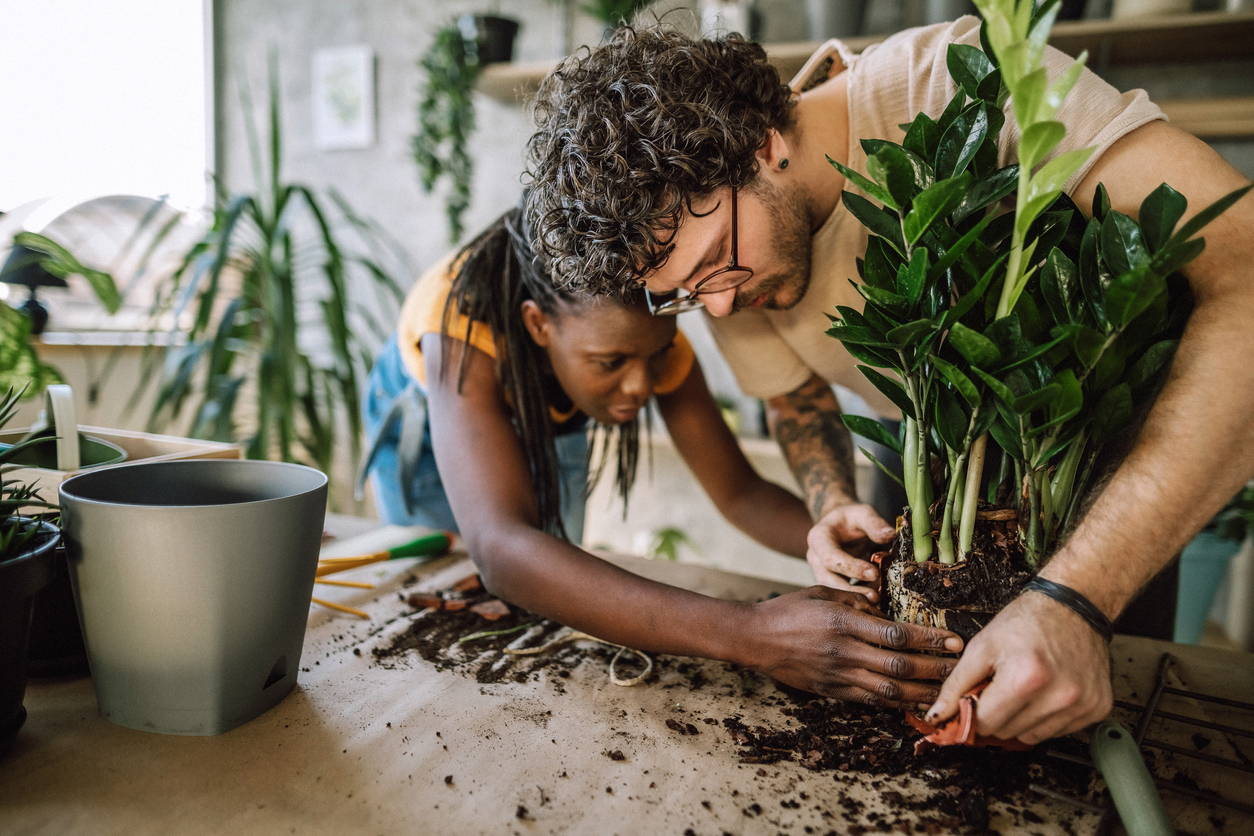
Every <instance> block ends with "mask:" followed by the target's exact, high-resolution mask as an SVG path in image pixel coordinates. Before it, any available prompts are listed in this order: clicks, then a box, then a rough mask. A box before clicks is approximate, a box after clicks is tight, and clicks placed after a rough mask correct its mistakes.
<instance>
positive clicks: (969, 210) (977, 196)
mask: <svg viewBox="0 0 1254 836" xmlns="http://www.w3.org/2000/svg"><path fill="white" fill-rule="evenodd" d="M1018 185H1019V166H1018V165H1008V166H1006V167H1005V168H1001V169H998V170H997V171H995V172H993V173H992V174H990V175H989V176H988V177H981V178H980V179H978V180H976V181H975V182H974V183H972V184H971V190H970V191H968V192H967V193H966V194H965V195H964V196H963V198H962V202H961V203H959V204H958V208H957V209H955V210H954V222H955V223H957V222H959V221H961V220H962V219H964V218H966V217H968V216H969V215H971V214H973V213H975V212H978V211H980V210H981V209H983V208H985V207H987V206H992V205H993V204H994V203H997V202H998V201H999V200H1001V199H1002V198H1004V197H1007V196H1009V195H1010V194H1011V193H1013V192H1014V190H1015V187H1016V186H1018Z"/></svg>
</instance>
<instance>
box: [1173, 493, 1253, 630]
mask: <svg viewBox="0 0 1254 836" xmlns="http://www.w3.org/2000/svg"><path fill="white" fill-rule="evenodd" d="M1251 525H1254V482H1252V483H1250V484H1248V485H1246V486H1245V487H1244V488H1242V489H1241V491H1240V492H1239V493H1237V495H1236V496H1234V497H1233V498H1232V500H1231V501H1230V502H1229V503H1228V504H1227V505H1225V506H1224V508H1223V510H1222V511H1220V512H1219V513H1218V514H1216V515H1215V518H1214V519H1213V520H1211V521H1210V523H1209V524H1208V525H1207V526H1206V528H1204V529H1202V531H1201V532H1199V533H1198V535H1197V536H1196V537H1194V538H1193V540H1192V541H1190V543H1189V544H1188V545H1187V546H1185V547H1184V551H1183V553H1181V555H1180V599H1179V600H1180V605H1179V606H1178V607H1177V608H1176V623H1175V633H1174V636H1173V640H1174V641H1178V642H1181V643H1183V644H1196V643H1197V642H1198V640H1199V639H1200V638H1201V637H1202V631H1203V629H1204V628H1205V627H1206V616H1207V615H1209V614H1210V609H1211V605H1212V604H1213V603H1214V602H1215V592H1216V591H1217V590H1218V589H1219V585H1220V584H1221V583H1222V582H1223V579H1224V575H1225V574H1226V573H1227V571H1228V565H1229V563H1231V562H1232V558H1233V557H1234V556H1235V555H1236V553H1237V552H1238V551H1240V549H1241V544H1242V543H1244V542H1245V538H1246V536H1247V535H1248V534H1249V532H1250V527H1251Z"/></svg>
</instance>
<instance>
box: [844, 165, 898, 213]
mask: <svg viewBox="0 0 1254 836" xmlns="http://www.w3.org/2000/svg"><path fill="white" fill-rule="evenodd" d="M827 161H828V162H829V163H830V164H831V165H832V167H833V168H835V169H836V170H837V171H839V172H840V173H841V174H842V175H844V177H845V179H846V180H848V181H849V182H851V183H853V184H854V185H855V186H857V187H858V188H859V189H862V191H864V192H866V193H867V194H869V195H870V196H871V197H873V198H875V199H876V200H878V201H879V202H880V203H883V204H884V205H885V206H887V207H889V208H890V209H900V208H901V207H900V205H899V204H898V203H897V202H896V201H895V200H893V197H892V194H891V193H890V192H889V191H888V189H886V188H884V187H883V186H881V185H880V184H878V183H876V182H874V181H873V180H870V179H868V178H867V177H864V176H863V175H861V174H859V173H858V172H856V171H854V170H853V169H852V168H850V167H849V166H847V165H842V164H841V163H838V162H836V161H835V160H833V159H832V158H831V157H828V158H827Z"/></svg>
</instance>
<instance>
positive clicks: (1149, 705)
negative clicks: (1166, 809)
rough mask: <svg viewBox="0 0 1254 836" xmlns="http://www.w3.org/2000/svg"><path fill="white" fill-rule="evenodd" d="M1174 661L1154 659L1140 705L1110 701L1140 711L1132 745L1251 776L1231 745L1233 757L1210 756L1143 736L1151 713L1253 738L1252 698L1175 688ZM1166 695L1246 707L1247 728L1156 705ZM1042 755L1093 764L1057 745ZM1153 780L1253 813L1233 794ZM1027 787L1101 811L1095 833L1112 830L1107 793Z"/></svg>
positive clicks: (1114, 817) (1252, 770)
mask: <svg viewBox="0 0 1254 836" xmlns="http://www.w3.org/2000/svg"><path fill="white" fill-rule="evenodd" d="M1177 664H1178V661H1177V659H1176V657H1174V656H1172V655H1171V654H1170V653H1164V654H1162V655H1161V656H1160V657H1159V658H1158V672H1157V675H1156V677H1155V682H1154V690H1153V691H1152V692H1151V693H1150V696H1149V699H1148V700H1147V701H1146V703H1145V705H1137V704H1136V703H1132V702H1128V701H1126V700H1115V705H1116V706H1117V707H1118V708H1122V709H1125V710H1127V711H1130V712H1134V713H1135V712H1139V713H1140V716H1139V718H1138V720H1137V722H1136V731H1135V737H1136V742H1137V745H1138V746H1139V747H1141V749H1142V750H1146V749H1155V750H1158V751H1162V752H1170V753H1172V754H1174V755H1178V756H1180V757H1183V758H1191V759H1194V760H1198V761H1205V762H1206V763H1210V764H1214V765H1216V766H1221V767H1224V768H1227V769H1234V770H1237V771H1239V772H1243V773H1245V774H1247V775H1250V776H1251V778H1252V779H1254V763H1251V762H1250V760H1249V759H1248V758H1247V757H1246V756H1245V754H1244V753H1243V752H1242V751H1241V749H1240V747H1238V746H1236V745H1235V744H1234V745H1233V746H1232V751H1233V752H1235V753H1236V755H1237V758H1238V759H1233V758H1226V757H1221V756H1218V755H1212V754H1209V753H1207V752H1202V751H1198V750H1197V749H1189V748H1187V747H1184V746H1177V745H1175V744H1173V743H1169V742H1167V741H1164V740H1155V739H1153V738H1150V737H1147V736H1146V734H1147V732H1148V731H1149V727H1150V724H1151V723H1152V722H1153V721H1154V719H1155V718H1158V719H1162V720H1167V721H1170V722H1173V723H1180V724H1184V725H1187V726H1190V727H1193V728H1199V729H1206V730H1209V731H1213V732H1219V733H1220V734H1224V735H1230V736H1231V737H1236V738H1248V739H1254V703H1248V702H1242V701H1240V700H1232V699H1226V698H1224V697H1216V696H1212V695H1210V694H1203V693H1200V692H1198V691H1191V690H1188V689H1186V688H1177V687H1175V686H1172V685H1169V684H1167V681H1168V674H1169V673H1170V672H1171V670H1172V668H1174V667H1175V666H1176V665H1177ZM1166 696H1170V697H1181V698H1184V699H1189V700H1195V701H1197V702H1199V703H1209V704H1212V705H1219V706H1223V707H1225V708H1230V709H1237V710H1239V711H1244V712H1249V717H1250V720H1251V727H1250V728H1240V727H1238V726H1231V725H1227V724H1225V723H1216V722H1213V721H1211V720H1203V719H1200V718H1197V717H1189V716H1187V715H1184V714H1180V713H1178V712H1174V711H1164V710H1162V709H1161V708H1160V707H1159V703H1160V702H1161V701H1162V699H1163V697H1166ZM1230 742H1231V740H1230ZM1046 754H1047V755H1048V756H1049V757H1052V758H1057V759H1059V760H1064V761H1069V762H1071V763H1076V764H1080V765H1082V766H1086V767H1089V768H1090V769H1095V767H1094V765H1093V761H1092V760H1090V759H1089V758H1087V757H1083V756H1079V755H1074V754H1071V753H1070V752H1063V751H1060V750H1057V749H1051V750H1050V751H1048V752H1047V753H1046ZM1152 772H1153V770H1152V769H1151V774H1152ZM1154 783H1155V785H1156V786H1157V787H1158V789H1159V790H1161V791H1164V792H1169V793H1175V794H1176V795H1183V796H1187V797H1189V798H1192V799H1194V800H1196V801H1201V802H1205V803H1207V804H1213V805H1215V806H1216V807H1222V808H1225V809H1228V810H1233V811H1236V812H1239V813H1243V814H1245V815H1248V816H1252V817H1254V805H1252V804H1250V803H1248V802H1246V801H1241V800H1238V799H1235V798H1227V797H1225V796H1223V795H1220V794H1219V793H1217V792H1213V791H1211V790H1206V789H1202V788H1200V787H1197V788H1195V787H1190V786H1184V785H1182V784H1180V783H1178V782H1176V781H1170V780H1166V779H1164V778H1163V777H1162V776H1160V775H1154ZM1030 787H1031V789H1032V790H1034V791H1035V792H1037V793H1039V794H1040V795H1043V796H1046V797H1048V798H1052V799H1054V800H1056V801H1061V802H1063V803H1065V804H1069V805H1071V806H1073V807H1076V808H1077V809H1080V810H1085V811H1087V812H1089V813H1094V814H1096V815H1099V816H1101V820H1100V822H1099V824H1098V828H1097V832H1098V833H1099V834H1105V833H1109V832H1111V830H1112V829H1113V828H1114V825H1115V823H1116V822H1117V821H1118V820H1119V816H1118V814H1117V813H1116V812H1115V809H1114V805H1113V803H1112V802H1111V801H1110V798H1109V796H1107V797H1105V798H1104V799H1103V801H1102V802H1100V803H1098V802H1093V801H1088V800H1086V799H1083V798H1079V797H1077V796H1074V795H1069V794H1067V793H1062V792H1058V791H1056V790H1052V789H1049V788H1047V787H1044V786H1041V785H1040V784H1031V785H1030Z"/></svg>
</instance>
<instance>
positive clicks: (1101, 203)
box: [1089, 183, 1110, 221]
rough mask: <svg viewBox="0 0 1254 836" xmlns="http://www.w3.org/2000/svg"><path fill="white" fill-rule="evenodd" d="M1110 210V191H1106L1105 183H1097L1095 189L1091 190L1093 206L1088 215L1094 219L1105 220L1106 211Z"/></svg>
mask: <svg viewBox="0 0 1254 836" xmlns="http://www.w3.org/2000/svg"><path fill="white" fill-rule="evenodd" d="M1109 211H1110V193H1109V192H1107V191H1106V184H1105V183H1098V184H1097V190H1096V191H1094V192H1093V208H1092V211H1091V212H1089V215H1090V216H1091V217H1092V218H1094V219H1096V220H1099V221H1101V220H1105V218H1106V213H1107V212H1109Z"/></svg>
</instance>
